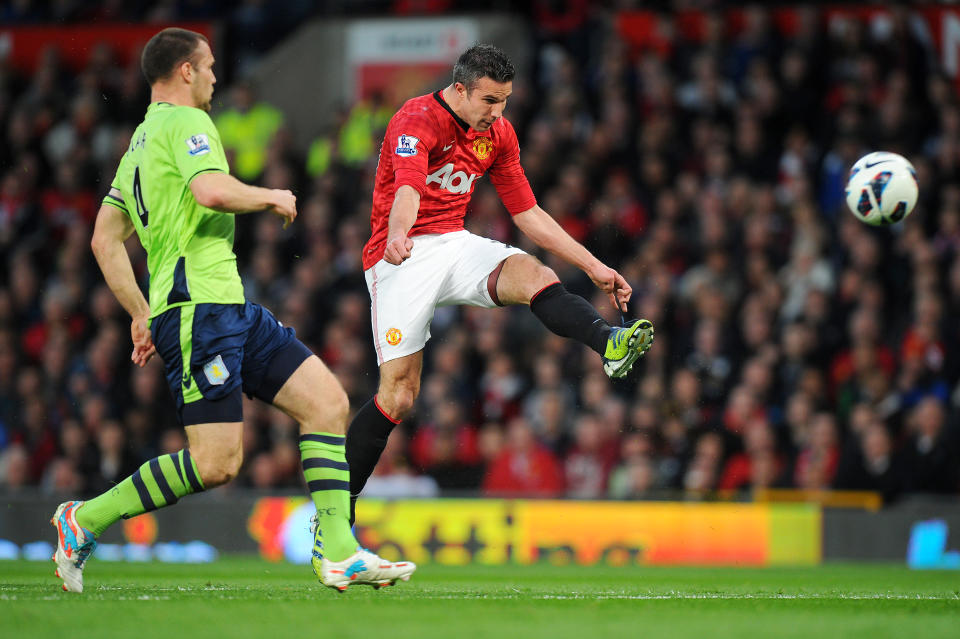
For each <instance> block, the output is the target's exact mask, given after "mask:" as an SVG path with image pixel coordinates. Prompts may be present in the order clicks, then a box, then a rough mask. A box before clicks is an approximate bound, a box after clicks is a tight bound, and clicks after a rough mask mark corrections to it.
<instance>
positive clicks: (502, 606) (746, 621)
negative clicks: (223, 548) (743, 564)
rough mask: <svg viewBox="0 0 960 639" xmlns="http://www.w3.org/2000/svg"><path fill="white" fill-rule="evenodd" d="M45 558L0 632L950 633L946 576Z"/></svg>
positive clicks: (24, 574)
mask: <svg viewBox="0 0 960 639" xmlns="http://www.w3.org/2000/svg"><path fill="white" fill-rule="evenodd" d="M53 570H54V566H53V563H52V562H43V563H37V562H25V561H4V562H0V637H4V638H10V639H13V638H19V637H24V638H31V639H32V638H41V637H56V638H58V639H63V638H64V637H77V638H86V637H95V638H96V639H109V638H110V637H124V638H127V637H136V638H144V639H146V638H149V637H162V638H164V639H189V638H197V637H237V638H243V637H256V638H257V639H262V638H264V637H266V638H269V639H282V638H285V637H304V638H306V637H312V638H317V637H329V638H337V639H340V638H347V637H365V638H369V637H377V638H382V637H416V638H423V639H430V638H433V637H437V638H440V637H443V638H445V639H446V638H450V637H504V638H505V639H539V638H541V637H543V638H547V637H549V638H557V637H577V638H578V639H583V638H593V637H618V638H619V637H642V638H649V637H670V638H685V637H697V638H698V639H715V638H722V637H736V638H737V639H750V638H753V637H798V638H803V639H826V638H827V637H844V638H847V637H869V638H870V639H878V638H880V637H896V638H897V639H916V638H923V639H928V638H932V637H960V573H957V572H918V571H910V570H907V569H906V568H905V567H902V566H892V565H825V566H821V567H816V568H767V569H754V568H664V567H632V568H607V567H579V566H501V567H477V566H466V567H462V568H452V567H438V566H422V567H421V568H420V569H419V570H418V571H417V574H416V575H415V576H414V578H413V580H412V581H410V582H409V583H401V584H398V585H397V586H396V587H394V588H386V589H383V590H380V591H374V590H373V589H372V588H369V587H355V588H351V589H350V590H349V591H347V592H346V593H344V594H339V593H336V592H334V591H332V590H328V589H326V588H323V587H321V586H320V585H319V584H318V583H317V582H316V580H315V579H314V578H313V573H312V572H311V571H310V568H309V567H304V566H293V565H290V564H271V563H267V562H263V561H261V560H259V559H255V558H250V557H226V558H221V559H220V560H219V561H217V562H215V563H213V564H205V565H175V564H162V563H156V562H153V563H106V562H99V563H98V562H97V561H96V559H95V558H94V559H93V560H92V561H91V562H90V564H89V566H88V567H87V571H86V573H87V574H86V582H87V584H86V588H87V590H86V592H84V593H83V594H81V595H76V594H70V593H64V592H62V591H60V583H59V581H58V580H57V579H55V578H54V576H53Z"/></svg>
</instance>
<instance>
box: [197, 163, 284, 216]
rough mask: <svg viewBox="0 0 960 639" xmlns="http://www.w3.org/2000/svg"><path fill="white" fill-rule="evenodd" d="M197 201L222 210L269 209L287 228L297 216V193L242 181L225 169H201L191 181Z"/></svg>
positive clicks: (235, 211)
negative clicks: (224, 171) (280, 218)
mask: <svg viewBox="0 0 960 639" xmlns="http://www.w3.org/2000/svg"><path fill="white" fill-rule="evenodd" d="M190 191H191V192H192V193H193V197H195V198H196V200H197V203H198V204H200V205H201V206H205V207H207V208H208V209H213V210H214V211H220V212H221V213H253V212H255V211H265V210H266V211H270V212H271V213H273V214H274V215H278V216H280V217H282V218H283V220H284V222H283V227H284V228H286V227H287V226H289V225H290V223H291V222H293V221H294V220H295V219H296V217H297V196H295V195H294V194H293V193H291V192H290V191H288V190H285V189H265V188H262V187H259V186H251V185H249V184H244V183H243V182H241V181H240V180H238V179H237V178H235V177H233V176H232V175H229V174H227V173H213V172H211V173H201V174H200V175H198V176H196V177H195V178H193V180H192V181H191V182H190Z"/></svg>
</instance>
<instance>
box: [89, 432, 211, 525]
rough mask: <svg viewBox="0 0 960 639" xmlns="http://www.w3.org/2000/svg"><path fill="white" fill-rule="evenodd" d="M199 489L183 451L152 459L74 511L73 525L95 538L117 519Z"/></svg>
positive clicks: (192, 465) (172, 501) (193, 468)
mask: <svg viewBox="0 0 960 639" xmlns="http://www.w3.org/2000/svg"><path fill="white" fill-rule="evenodd" d="M202 490H203V482H202V481H200V473H199V472H198V471H197V464H196V462H194V461H193V458H192V457H191V456H190V451H189V450H187V449H186V448H185V449H183V450H181V451H178V452H176V453H171V454H169V455H161V456H160V457H154V458H153V459H151V460H150V461H148V462H147V463H145V464H144V465H143V466H141V467H140V468H138V469H137V471H136V472H135V473H133V474H132V475H130V476H129V477H127V478H126V479H124V480H123V481H122V482H120V483H119V484H117V485H116V486H114V487H113V488H111V489H110V490H108V491H107V492H105V493H103V494H102V495H100V496H99V497H95V498H93V499H91V500H89V501H85V502H84V503H83V506H81V507H80V508H79V509H78V510H77V523H78V524H80V525H81V526H83V527H84V528H86V529H87V530H89V531H90V532H92V533H93V534H94V535H95V536H97V537H99V536H100V534H101V533H103V531H104V530H106V529H107V528H109V527H110V525H111V524H113V523H114V522H115V521H117V520H118V519H121V518H123V519H130V518H131V517H136V516H137V515H140V514H142V513H146V512H150V511H151V510H156V509H157V508H163V507H164V506H172V505H173V504H175V503H177V500H178V499H180V498H181V497H183V496H184V495H190V494H193V493H198V492H200V491H202Z"/></svg>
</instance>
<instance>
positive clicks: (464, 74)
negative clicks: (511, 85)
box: [453, 44, 515, 90]
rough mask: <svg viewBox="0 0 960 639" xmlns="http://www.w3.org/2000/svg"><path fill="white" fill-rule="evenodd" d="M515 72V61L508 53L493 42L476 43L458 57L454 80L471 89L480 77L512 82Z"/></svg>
mask: <svg viewBox="0 0 960 639" xmlns="http://www.w3.org/2000/svg"><path fill="white" fill-rule="evenodd" d="M514 73H515V70H514V68H513V63H512V62H510V58H508V57H507V54H506V53H504V52H503V51H501V50H500V49H498V48H497V47H495V46H493V45H492V44H475V45H473V46H472V47H470V48H469V49H467V50H466V51H464V52H463V53H461V54H460V57H459V58H457V63H456V64H455V65H454V66H453V81H454V83H457V82H459V83H461V84H463V86H465V87H467V90H470V89H472V88H473V86H474V85H475V84H476V83H477V80H479V79H480V78H484V77H486V78H490V79H491V80H493V81H494V82H510V81H511V80H513V76H514Z"/></svg>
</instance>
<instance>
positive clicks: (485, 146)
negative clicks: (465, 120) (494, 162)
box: [473, 138, 493, 160]
mask: <svg viewBox="0 0 960 639" xmlns="http://www.w3.org/2000/svg"><path fill="white" fill-rule="evenodd" d="M491 153H493V140H491V139H490V138H477V139H476V140H474V141H473V154H474V155H476V156H477V157H478V158H480V159H481V160H486V159H487V158H488V157H490V154H491Z"/></svg>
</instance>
